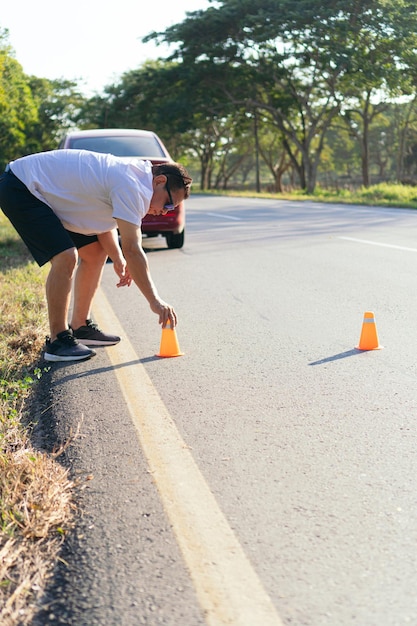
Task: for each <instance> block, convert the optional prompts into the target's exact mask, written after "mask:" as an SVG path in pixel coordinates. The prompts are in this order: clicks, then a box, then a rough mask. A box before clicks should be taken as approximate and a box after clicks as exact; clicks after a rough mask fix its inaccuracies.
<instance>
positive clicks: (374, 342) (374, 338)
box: [356, 311, 382, 350]
mask: <svg viewBox="0 0 417 626" xmlns="http://www.w3.org/2000/svg"><path fill="white" fill-rule="evenodd" d="M356 347H357V349H358V350H380V349H381V348H382V346H380V345H379V341H378V333H377V330H376V325H375V316H374V314H373V313H372V312H371V311H366V313H364V316H363V324H362V332H361V338H360V339H359V345H358V346H356Z"/></svg>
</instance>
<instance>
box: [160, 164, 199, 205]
mask: <svg viewBox="0 0 417 626" xmlns="http://www.w3.org/2000/svg"><path fill="white" fill-rule="evenodd" d="M161 174H163V175H164V176H166V177H167V179H168V184H169V186H170V189H173V190H175V189H183V190H184V199H185V200H186V199H187V198H188V197H189V195H190V187H191V183H192V182H193V179H192V178H191V176H189V175H188V172H187V170H186V169H185V167H184V166H183V165H181V164H180V163H174V162H173V161H172V162H169V163H160V164H159V165H152V175H153V176H154V177H155V176H160V175H161Z"/></svg>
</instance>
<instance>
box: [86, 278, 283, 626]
mask: <svg viewBox="0 0 417 626" xmlns="http://www.w3.org/2000/svg"><path fill="white" fill-rule="evenodd" d="M94 314H95V319H96V320H97V322H98V324H99V326H101V327H102V328H106V329H111V331H112V332H113V333H115V334H118V335H123V334H124V333H123V328H122V327H121V325H120V322H119V320H118V318H117V317H116V315H115V314H114V312H113V310H112V308H111V306H110V304H109V302H108V300H107V298H106V297H105V295H104V293H103V291H102V290H101V289H99V291H98V293H97V295H96V298H95V307H94ZM157 347H158V346H156V349H155V351H157ZM107 353H108V356H109V359H110V361H111V363H112V365H113V367H114V373H115V375H116V377H117V379H118V382H119V385H120V388H121V390H122V393H123V395H124V398H125V400H126V403H127V406H128V407H129V412H130V415H131V418H132V421H133V423H134V425H135V427H136V430H137V433H138V438H139V441H140V443H141V446H142V449H143V451H144V453H145V455H146V457H147V460H148V464H149V468H150V471H151V472H152V476H153V479H154V481H155V484H156V485H157V487H158V490H159V494H160V497H161V500H162V502H163V504H164V508H165V511H166V513H167V515H168V517H169V519H170V522H171V524H172V526H173V529H174V532H175V534H176V537H177V541H178V544H179V546H180V548H181V551H182V554H183V557H184V560H185V562H186V564H187V566H188V569H189V571H190V575H191V579H192V581H193V584H194V587H195V589H196V593H197V597H198V600H199V603H200V606H201V607H202V610H203V613H204V615H205V618H206V621H207V624H208V625H209V626H226V625H228V626H283V624H282V621H281V619H280V617H279V615H278V614H277V612H276V610H275V607H274V605H273V603H272V601H271V599H270V597H269V596H268V595H267V593H266V591H265V590H264V588H263V587H262V584H261V582H260V580H259V578H258V576H257V575H256V573H255V571H254V570H253V568H252V565H251V564H250V562H249V560H248V558H247V556H246V555H245V553H244V551H243V549H242V547H241V545H240V544H239V542H238V540H237V538H236V536H235V534H234V532H233V530H232V529H231V528H230V526H229V524H228V523H227V520H226V518H225V517H224V515H223V513H222V512H221V510H220V508H219V506H218V504H217V502H216V500H215V498H214V496H213V494H212V492H211V491H210V488H209V486H208V485H207V483H206V481H205V480H204V477H203V476H202V474H201V472H200V470H199V469H198V467H197V465H196V463H195V461H194V459H193V457H192V455H191V453H190V451H189V450H188V448H187V445H186V444H185V442H184V440H183V439H182V438H181V436H180V434H179V432H178V430H177V428H176V426H175V424H174V422H173V420H172V418H171V416H170V415H169V413H168V410H167V408H166V407H165V405H164V403H163V402H162V400H161V398H160V396H159V394H158V392H157V390H156V389H155V387H154V385H153V384H152V381H151V379H150V378H149V376H148V375H147V373H146V370H145V368H144V366H143V365H142V364H141V363H140V362H139V359H138V356H137V354H136V353H135V351H134V349H133V347H132V345H131V343H130V342H129V340H128V339H127V338H125V337H123V339H122V341H121V342H120V344H118V345H116V346H111V347H109V348H107ZM184 358H186V357H184Z"/></svg>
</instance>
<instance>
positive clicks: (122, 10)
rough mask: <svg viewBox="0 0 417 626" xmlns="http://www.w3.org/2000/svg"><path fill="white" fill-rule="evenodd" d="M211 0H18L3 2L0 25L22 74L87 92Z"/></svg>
mask: <svg viewBox="0 0 417 626" xmlns="http://www.w3.org/2000/svg"><path fill="white" fill-rule="evenodd" d="M209 6H210V0H174V1H173V2H169V1H168V2H163V3H159V2H152V1H150V2H146V1H145V0H115V1H114V2H111V3H110V2H107V1H106V0H70V2H59V1H58V0H19V1H18V2H14V1H13V0H9V2H2V7H1V11H0V28H1V29H2V30H3V29H6V28H7V29H8V31H9V42H10V45H11V46H12V48H13V50H14V52H15V57H16V59H17V61H19V63H20V64H21V65H22V67H23V71H24V72H25V73H26V74H30V75H34V76H37V77H39V78H49V79H55V78H66V79H69V80H76V81H77V82H78V84H79V86H80V89H81V91H82V92H83V93H84V94H85V95H86V96H88V97H89V96H91V95H93V94H94V93H97V92H101V91H102V89H103V88H104V87H105V86H106V85H108V84H111V83H113V82H116V81H117V80H118V78H119V77H120V76H121V75H122V74H123V73H124V72H127V71H129V70H132V69H136V68H137V67H139V66H140V65H141V64H142V63H143V62H144V61H146V60H148V59H155V58H158V57H164V56H165V55H166V53H167V51H168V50H167V48H163V47H162V46H159V47H157V46H155V45H154V44H153V43H148V44H142V43H141V39H142V37H144V36H145V35H147V34H149V33H150V32H152V31H157V32H161V31H164V30H165V29H166V28H167V27H168V26H171V25H172V24H178V23H179V22H182V21H183V20H184V19H185V17H186V13H187V12H190V11H197V10H199V9H207V8H208V7H209Z"/></svg>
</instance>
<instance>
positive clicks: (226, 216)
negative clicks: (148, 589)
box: [206, 213, 241, 222]
mask: <svg viewBox="0 0 417 626" xmlns="http://www.w3.org/2000/svg"><path fill="white" fill-rule="evenodd" d="M206 215H211V217H222V218H223V219H224V220H235V221H236V222H240V221H241V218H240V217H234V216H233V215H224V214H223V213H206Z"/></svg>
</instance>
